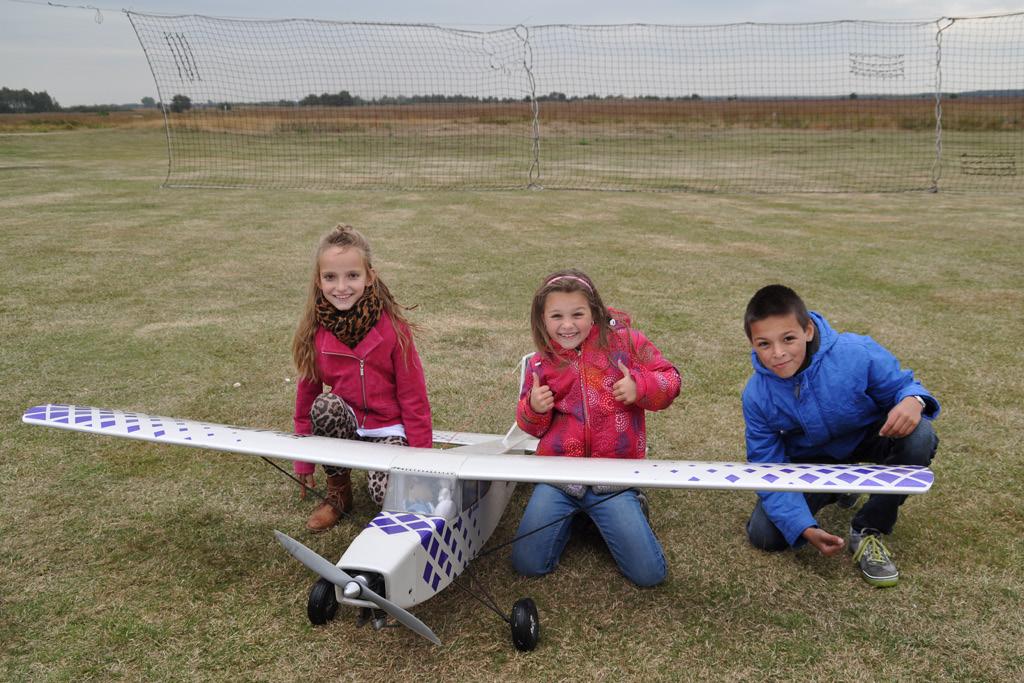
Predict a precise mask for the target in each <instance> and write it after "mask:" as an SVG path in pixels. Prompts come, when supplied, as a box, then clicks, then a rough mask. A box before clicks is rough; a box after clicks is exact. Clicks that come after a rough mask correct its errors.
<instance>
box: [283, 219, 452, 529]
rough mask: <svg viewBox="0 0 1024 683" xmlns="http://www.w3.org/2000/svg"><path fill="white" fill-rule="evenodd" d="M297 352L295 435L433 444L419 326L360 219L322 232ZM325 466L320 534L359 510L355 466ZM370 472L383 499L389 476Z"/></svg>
mask: <svg viewBox="0 0 1024 683" xmlns="http://www.w3.org/2000/svg"><path fill="white" fill-rule="evenodd" d="M292 357H293V359H294V361H295V367H296V368H297V369H298V372H299V380H298V387H297V391H296V396H295V433H296V434H316V435H318V436H330V437H335V438H339V439H360V440H363V441H378V442H384V443H391V444H401V445H403V446H410V445H411V446H415V447H420V448H430V447H431V445H432V441H433V427H432V425H431V419H430V403H429V402H428V401H427V386H426V382H425V380H424V378H423V366H422V364H421V363H420V358H419V355H418V354H417V353H416V346H415V345H414V344H413V340H412V331H411V327H410V325H409V322H408V321H407V320H406V319H405V316H404V315H402V309H401V307H400V306H399V305H398V304H397V303H396V302H395V298H394V297H393V296H392V295H391V292H390V291H389V290H388V288H387V286H386V285H385V284H384V281H383V280H381V279H380V276H379V275H377V272H376V271H375V270H374V269H373V265H372V261H371V254H370V245H369V243H367V241H366V238H365V237H363V236H362V235H361V234H360V233H359V232H358V231H357V230H355V229H354V228H352V227H351V226H348V225H338V226H337V227H335V228H334V230H332V231H331V232H330V233H328V234H327V235H325V236H324V237H323V238H322V239H321V240H320V244H319V246H318V247H317V250H316V256H315V259H314V266H313V277H312V281H311V282H310V285H309V296H308V298H307V301H306V306H305V309H304V310H303V313H302V318H301V319H300V321H299V326H298V329H296V331H295V338H294V340H293V342H292ZM324 385H328V387H327V390H326V391H325V388H324ZM313 470H314V467H313V464H312V463H307V462H296V463H295V472H296V474H297V475H298V476H299V478H300V479H301V480H302V481H303V484H304V486H303V495H305V485H312V484H314V483H315V482H314V481H313ZM324 472H325V473H326V475H327V501H326V502H324V503H323V504H321V505H320V506H319V507H317V509H316V510H314V511H313V514H312V516H311V517H310V518H309V521H307V522H306V528H307V529H309V530H310V531H313V532H319V531H326V530H327V529H330V528H331V527H333V526H334V525H335V524H337V523H338V520H339V519H340V517H341V514H342V513H345V512H348V511H350V510H351V509H352V480H351V471H350V470H348V469H344V468H339V467H330V466H324ZM367 479H368V481H367V483H368V485H369V488H370V496H371V497H372V498H373V500H374V502H376V503H377V504H378V505H379V504H380V503H381V502H382V501H383V500H384V490H385V488H386V486H387V474H386V473H381V472H369V473H368V477H367Z"/></svg>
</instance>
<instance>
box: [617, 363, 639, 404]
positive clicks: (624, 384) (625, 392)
mask: <svg viewBox="0 0 1024 683" xmlns="http://www.w3.org/2000/svg"><path fill="white" fill-rule="evenodd" d="M618 366H619V370H620V371H622V379H620V380H619V381H618V382H616V383H615V384H613V385H612V396H613V397H615V400H616V401H618V402H619V403H622V404H625V405H627V406H631V405H633V404H634V403H636V382H634V381H633V376H632V375H631V374H629V368H627V367H626V366H625V365H624V364H623V362H622V361H621V360H620V361H619V362H618Z"/></svg>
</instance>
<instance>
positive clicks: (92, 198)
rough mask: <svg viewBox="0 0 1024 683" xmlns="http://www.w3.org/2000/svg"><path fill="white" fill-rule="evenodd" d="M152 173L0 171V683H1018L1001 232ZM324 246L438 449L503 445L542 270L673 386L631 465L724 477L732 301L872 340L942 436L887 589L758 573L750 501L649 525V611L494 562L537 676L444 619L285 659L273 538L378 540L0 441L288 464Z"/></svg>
mask: <svg viewBox="0 0 1024 683" xmlns="http://www.w3.org/2000/svg"><path fill="white" fill-rule="evenodd" d="M165 154H166V145H165V139H164V135H163V133H162V132H161V131H158V130H118V129H112V130H98V131H77V132H69V133H53V134H44V135H5V136H0V208H2V211H3V215H4V222H3V228H2V229H0V247H2V248H0V273H2V283H3V286H2V288H0V320H2V326H0V377H2V381H3V392H2V396H0V439H2V445H0V500H2V501H3V502H2V504H0V679H3V680H10V681H22V680H33V681H36V680H42V681H71V680H75V681H77V680H182V679H202V680H275V681H276V680H320V679H341V680H345V679H351V680H453V681H458V680H515V681H523V680H526V681H529V680H599V681H600V680H608V681H618V680H624V679H633V680H636V679H643V680H676V679H686V680H719V679H724V680H750V681H763V680H780V679H803V680H864V681H874V680H957V681H964V680H976V681H1014V680H1020V679H1021V678H1022V676H1024V622H1022V620H1021V616H1020V606H1021V604H1022V600H1024V568H1022V563H1024V543H1022V540H1021V529H1022V525H1024V503H1022V500H1024V465H1022V460H1021V454H1022V437H1021V435H1022V434H1024V419H1022V411H1021V405H1022V403H1024V389H1022V387H1021V380H1022V378H1024V356H1022V354H1021V352H1020V340H1021V339H1024V316H1022V315H1021V311H1022V309H1024V275H1022V266H1024V236H1022V233H1021V219H1022V211H1021V206H1022V205H1021V200H1020V197H1018V196H1014V195H1007V194H1002V195H999V194H996V195H981V194H979V195H971V194H942V193H940V194H937V195H932V194H925V193H921V194H901V195H874V194H840V195H825V196H822V195H756V196H751V195H704V194H697V195H695V194H636V193H581V192H555V191H544V192H526V191H519V192H490V193H471V192H434V191H431V192H422V193H386V192H374V191H353V192H326V191H252V190H230V191H225V190H221V191H217V190H162V189H159V187H158V186H159V184H160V182H161V181H162V180H163V178H164V175H165V173H166V168H167V161H166V156H165ZM338 221H345V222H349V223H352V224H354V225H356V226H358V227H360V228H361V229H362V230H363V231H364V232H365V233H366V234H367V235H368V236H369V237H370V239H371V242H372V244H373V246H374V248H375V249H376V265H377V268H378V269H379V271H380V273H381V274H382V276H383V277H384V278H385V279H386V281H387V282H388V284H389V286H390V287H391V289H392V291H394V292H396V294H397V295H398V297H399V299H400V300H401V301H402V302H403V303H406V304H408V305H416V306H417V308H416V310H414V311H413V312H412V313H411V317H412V318H413V319H414V320H415V322H417V323H418V324H419V325H420V326H421V327H422V331H421V332H420V334H419V336H418V338H417V343H418V346H419V349H420V353H421V355H422V357H423V361H424V364H425V367H426V373H427V382H428V387H429V390H430V396H431V400H432V403H433V408H434V416H435V423H436V425H437V426H438V427H443V428H448V429H458V430H472V431H488V432H498V431H503V430H504V429H505V428H506V427H507V426H508V425H509V424H510V421H511V420H512V417H513V404H514V400H515V398H514V395H515V389H514V385H515V382H516V378H517V375H516V370H515V367H514V366H515V362H516V360H517V359H518V358H519V356H520V355H521V354H522V353H524V352H526V351H528V350H529V347H530V336H529V330H528V328H527V323H526V320H527V308H528V303H529V298H530V296H531V294H532V292H533V290H534V288H535V287H536V285H537V283H538V281H539V280H540V278H541V277H543V275H544V274H546V273H547V272H549V271H551V270H553V269H555V268H559V267H565V266H576V267H579V268H582V269H584V270H585V271H587V272H588V273H589V274H590V275H591V276H592V277H593V278H594V279H595V281H596V282H597V284H598V285H599V287H600V289H601V292H602V295H603V297H604V299H605V301H606V302H607V303H609V304H610V305H613V306H616V307H619V308H624V309H626V310H628V311H629V312H630V313H631V314H632V316H633V318H634V320H635V321H636V325H637V327H639V328H640V329H642V330H644V331H645V332H646V333H647V334H648V336H650V337H651V338H652V339H653V340H654V341H655V342H656V343H657V344H658V345H659V346H660V348H661V349H662V351H663V352H664V353H665V354H666V356H667V357H668V358H670V359H672V360H673V361H674V362H675V363H676V364H677V366H678V367H679V368H680V370H681V372H682V374H683V378H684V384H683V393H682V395H681V397H680V398H679V399H678V400H677V402H676V403H675V405H673V406H672V407H671V408H670V409H669V410H668V411H666V412H664V413H660V414H655V415H652V416H651V417H650V420H649V430H650V441H651V456H652V457H663V458H664V457H672V458H689V459H720V460H736V459H741V458H742V457H743V455H744V451H743V439H742V426H743V425H742V417H741V414H740V406H739V394H740V391H741V389H742V386H743V384H744V382H745V380H746V378H747V376H748V374H749V372H750V361H749V356H748V347H747V344H746V341H745V339H744V337H743V332H742V326H741V323H740V317H741V314H742V311H743V307H744V305H745V303H746V300H747V299H748V298H749V296H750V294H751V293H752V292H753V291H754V290H756V289H757V288H758V287H760V286H762V285H764V284H767V283H770V282H776V281H780V282H784V283H788V284H790V285H791V286H793V287H795V288H796V289H797V291H799V292H801V293H802V294H803V295H804V297H805V298H806V299H807V301H808V303H809V304H810V306H811V307H812V308H814V309H817V310H820V311H822V312H823V313H825V315H826V316H827V317H829V318H830V319H831V320H832V322H833V324H834V325H835V326H836V327H837V328H839V329H844V330H850V331H855V332H860V333H865V334H870V335H872V336H874V337H875V338H876V339H877V340H879V341H880V342H881V343H883V344H884V345H886V346H887V347H888V348H890V349H891V350H892V351H893V352H894V353H896V355H897V356H899V357H900V358H901V360H903V362H904V363H905V364H906V365H907V366H909V367H911V368H913V369H914V370H915V371H916V372H917V373H918V375H919V377H920V378H921V379H922V380H923V381H924V383H925V384H926V386H928V387H929V388H930V389H931V390H932V391H933V392H934V393H935V395H936V396H938V397H939V399H940V400H941V401H942V404H943V408H944V413H943V415H942V417H941V419H940V420H939V422H938V423H937V429H938V431H939V434H940V437H941V439H942V443H941V446H940V449H939V453H938V456H937V459H936V461H935V463H934V470H935V472H936V477H937V481H936V484H935V486H934V488H933V490H932V492H930V493H929V494H927V495H925V496H922V497H917V498H913V499H911V500H910V501H908V503H907V504H906V506H905V507H904V508H903V514H902V516H901V521H900V524H899V525H898V527H897V529H896V532H895V533H894V535H893V536H892V538H891V546H892V548H893V549H894V552H895V553H896V558H897V561H898V563H899V567H900V570H901V572H902V578H901V581H900V584H899V586H898V587H896V588H894V589H888V590H878V589H872V588H870V587H869V586H868V585H867V584H865V583H864V582H863V581H862V580H861V578H860V577H859V575H858V574H857V572H856V571H855V570H854V568H853V566H852V564H851V562H850V560H849V557H848V556H843V557H841V558H838V559H835V558H833V559H825V558H822V557H820V556H818V555H817V554H816V553H814V551H813V550H803V551H800V552H797V553H786V554H782V555H768V554H764V553H761V552H758V551H756V550H754V549H752V548H751V547H749V545H748V544H747V542H746V540H745V537H744V533H743V528H744V524H745V522H746V519H747V516H748V514H749V512H750V509H751V506H752V505H753V502H754V496H753V494H749V493H737V492H683V491H678V492H669V491H654V492H652V495H651V500H652V507H653V510H652V517H653V523H654V527H655V530H656V532H657V533H658V535H659V537H660V539H661V541H662V543H663V544H664V546H665V550H666V553H667V556H668V560H669V566H670V578H669V580H668V582H667V583H666V584H664V585H663V586H661V587H659V588H656V589H653V590H638V589H635V588H632V587H630V586H629V585H627V584H626V582H625V580H624V579H622V578H621V577H620V576H619V574H618V573H617V571H616V569H615V566H614V563H613V562H612V560H611V558H610V556H609V555H608V553H607V552H606V550H605V549H604V548H603V547H602V546H601V545H600V544H598V543H594V542H589V541H585V540H584V541H578V540H574V541H573V542H572V543H571V544H570V546H569V548H568V550H567V553H566V555H565V557H564V558H563V564H562V566H561V567H560V568H559V569H558V571H556V572H555V573H554V574H552V575H551V576H549V577H546V578H544V579H540V580H527V579H523V578H520V577H517V576H516V575H515V574H514V573H513V571H512V570H511V567H510V564H509V561H508V556H507V553H504V552H499V553H495V554H493V555H490V556H488V557H486V558H484V559H482V560H481V561H480V562H478V563H477V564H476V565H475V568H476V571H477V573H478V574H479V575H480V576H482V577H484V578H485V579H486V580H487V583H488V586H489V588H490V590H491V591H492V592H493V593H494V595H495V597H496V599H497V600H498V601H499V603H500V604H502V605H504V606H507V607H511V604H512V602H513V601H514V600H515V599H516V598H518V597H521V596H523V595H530V596H532V597H534V599H535V600H536V601H537V604H538V606H539V608H540V611H541V621H542V643H541V646H540V647H539V648H538V650H536V651H535V652H533V653H530V654H519V653H516V652H515V651H514V650H513V649H512V646H511V643H510V642H509V637H508V634H507V630H506V627H505V625H504V624H503V623H502V622H500V621H499V620H498V619H497V617H496V616H494V615H493V614H491V613H489V612H486V611H484V610H483V609H482V608H481V607H480V606H479V604H478V603H477V602H476V601H474V600H471V599H469V598H468V597H467V596H465V595H464V594H462V593H461V592H460V591H458V590H451V591H447V592H445V593H443V594H441V595H440V596H438V597H437V598H435V599H433V600H431V601H429V602H427V603H425V604H423V605H422V606H420V607H418V608H416V609H415V612H416V614H417V615H418V616H419V617H420V618H421V619H423V620H424V621H425V622H427V623H428V624H430V625H431V626H432V627H433V628H434V630H435V631H436V632H437V634H438V635H439V636H440V638H441V639H442V641H443V642H444V644H443V645H442V646H440V647H435V646H432V645H430V644H429V643H427V642H426V641H425V640H423V639H421V638H419V637H417V636H415V635H413V634H411V633H410V632H407V631H406V630H404V629H387V630H385V631H383V632H379V633H378V632H374V631H372V630H371V629H369V628H364V629H358V630H357V629H356V628H355V624H354V616H353V615H351V614H349V613H347V612H344V613H342V614H340V615H339V618H338V619H337V620H336V621H335V622H333V623H332V624H330V625H329V626H327V627H323V628H313V627H311V626H310V625H309V623H308V622H307V620H306V617H305V602H306V594H307V590H308V588H309V586H310V585H311V583H312V576H311V575H310V573H309V572H308V571H307V570H306V569H304V568H303V567H301V566H300V565H298V564H297V563H296V562H295V561H293V560H292V559H291V557H290V556H288V555H287V554H286V553H285V552H284V551H283V550H282V549H281V548H280V547H279V546H278V545H277V543H276V542H275V541H274V539H273V537H272V534H271V530H272V529H275V528H277V529H281V530H282V531H284V532H286V533H289V534H292V535H294V536H296V537H297V538H299V539H301V540H303V541H304V542H307V543H308V544H309V545H310V546H311V547H313V548H314V549H315V550H317V551H319V552H321V553H322V554H324V555H326V556H330V557H337V556H338V555H339V554H340V553H341V551H342V550H343V549H344V547H345V546H346V544H347V543H348V541H349V540H350V539H352V538H353V537H354V536H355V535H356V534H357V533H358V532H359V530H360V529H361V528H362V527H363V526H364V525H365V524H366V522H367V521H368V520H369V519H370V517H371V516H372V515H373V513H374V512H375V511H374V509H373V508H372V506H371V505H370V503H369V500H368V498H367V496H366V494H365V491H364V489H362V488H360V489H359V494H358V496H357V504H358V510H357V513H356V514H355V515H353V517H352V518H351V519H349V520H346V521H345V522H343V523H342V524H341V525H339V526H338V527H337V528H336V529H334V530H332V531H331V532H329V533H327V534H324V535H321V536H317V537H310V536H308V535H306V534H305V532H304V531H303V523H304V521H305V517H306V516H307V514H308V512H309V510H310V509H311V507H312V504H311V503H309V502H300V501H299V500H298V496H297V491H296V487H295V485H294V484H293V483H292V482H291V481H289V480H288V479H286V478H284V477H283V476H281V475H280V474H279V473H277V472H276V471H275V470H273V469H272V468H270V467H268V466H267V465H265V464H264V463H262V462H260V461H259V460H255V459H252V458H246V457H243V456H234V455H225V454H218V453H212V452H204V451H198V450H193V449H183V448H173V447H167V446H155V445H149V444H144V443H137V442H132V441H124V440H115V439H103V438H100V437H92V436H87V435H82V434H73V433H68V432H62V431H57V430H47V429H40V428H36V427H28V426H25V425H23V424H22V423H21V422H20V416H21V414H22V411H23V410H24V409H25V408H26V407H28V406H32V405H35V404H38V403H45V402H61V401H63V402H76V403H81V404H90V405H98V406H106V407H113V408H123V409H132V410H139V411H144V412H148V413H155V414H164V415H172V416H177V417H183V418H192V419H201V420H210V421H215V422H224V423H232V424H245V425H250V426H254V427H266V428H275V429H289V428H290V424H291V422H290V416H291V411H292V408H293V391H294V384H293V382H292V381H291V380H292V378H293V377H294V374H293V370H292V369H291V366H290V359H289V342H290V337H291V333H292V329H293V325H294V323H295V321H296V318H297V316H298V313H299V309H300V305H301V302H302V298H303V287H304V286H305V283H306V281H307V278H308V270H309V267H310V264H309V258H310V253H311V250H312V248H313V245H314V243H315V240H316V238H317V237H318V236H319V235H320V234H321V233H322V232H324V231H326V230H327V229H329V228H330V227H331V226H332V225H333V224H334V223H336V222H338ZM236 384H238V385H239V386H235V385H236ZM357 482H358V483H361V482H362V477H361V476H360V475H357ZM526 494H527V489H526V487H522V488H520V490H519V491H518V492H517V495H516V497H515V498H514V499H513V503H512V504H511V505H510V507H509V509H508V511H507V513H506V517H505V519H504V521H503V523H502V525H501V527H500V528H499V530H498V532H497V534H496V536H495V539H494V541H495V542H502V541H505V540H508V539H509V538H510V537H511V533H512V531H513V530H514V528H515V525H516V523H517V521H518V517H519V515H520V513H521V510H522V507H523V505H524V504H525V499H526ZM850 515H851V513H850V512H848V511H841V510H838V509H835V508H828V509H826V511H825V512H824V513H823V515H822V516H821V521H822V523H823V525H824V526H825V527H826V528H829V529H830V530H833V531H836V532H841V531H843V530H845V528H846V525H847V524H848V521H849V517H850Z"/></svg>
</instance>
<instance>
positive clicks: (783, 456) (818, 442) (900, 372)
mask: <svg viewBox="0 0 1024 683" xmlns="http://www.w3.org/2000/svg"><path fill="white" fill-rule="evenodd" d="M810 316H811V320H812V321H813V322H814V327H815V334H817V335H818V338H819V340H820V346H819V347H818V350H817V352H816V353H815V354H814V356H813V357H812V358H811V362H810V365H808V366H807V367H806V368H804V370H803V371H801V372H799V373H797V374H796V375H794V376H792V377H789V378H787V379H783V378H781V377H779V376H778V375H776V374H775V373H774V372H772V371H771V370H769V369H768V368H766V367H764V366H763V365H762V364H761V361H760V360H758V358H757V353H756V352H754V351H751V353H750V356H751V361H752V363H753V365H754V374H753V375H752V376H751V378H750V379H749V380H748V381H747V386H746V388H745V389H744V390H743V418H744V420H745V421H746V440H747V460H748V461H750V462H790V460H791V459H792V458H798V459H804V460H805V461H806V460H807V459H813V460H816V461H818V462H827V461H828V459H832V460H836V461H844V460H846V458H848V457H849V456H850V454H851V453H852V452H853V451H854V449H856V448H857V446H858V445H859V444H860V442H861V441H862V440H863V439H864V437H865V436H866V435H867V431H868V428H869V427H870V426H871V425H873V424H875V423H876V422H877V421H878V420H880V419H881V418H882V417H884V416H885V415H887V414H888V412H889V411H890V410H892V408H893V406H895V405H896V404H897V403H899V402H900V401H902V400H903V399H905V398H907V397H908V396H920V397H921V398H923V399H924V401H925V404H926V406H925V409H924V411H923V412H922V416H923V417H925V418H927V419H934V418H936V417H938V415H939V410H940V407H939V403H938V401H936V400H935V398H934V397H933V396H932V395H931V394H930V393H928V391H927V390H926V389H925V388H924V387H923V386H922V385H921V384H920V383H919V382H917V381H916V380H914V373H913V371H911V370H904V369H903V368H901V367H900V362H899V361H898V360H897V359H896V357H895V356H893V355H892V354H891V353H889V351H887V350H886V349H885V348H884V347H883V346H882V345H881V344H879V343H878V342H876V341H875V340H874V339H872V338H871V337H867V336H864V335H859V334H852V333H849V332H844V333H839V332H836V331H835V330H833V329H832V327H831V326H829V324H828V322H827V321H826V320H825V319H824V318H823V317H822V316H821V315H820V314H818V313H816V312H814V311H811V312H810ZM758 495H759V496H760V497H761V503H762V505H763V506H764V511H765V513H766V514H767V515H768V519H770V520H771V521H772V523H773V524H775V526H776V527H778V529H779V531H781V532H782V535H783V536H784V537H785V539H786V541H787V542H788V543H789V544H790V546H798V545H803V543H805V542H806V541H805V540H804V539H803V537H802V536H801V534H802V533H803V531H804V529H806V528H807V527H810V526H815V525H816V524H817V522H816V521H815V519H814V516H813V515H812V514H811V511H810V509H809V508H808V507H807V501H806V500H805V499H804V496H803V494H802V493H786V492H765V491H759V492H758Z"/></svg>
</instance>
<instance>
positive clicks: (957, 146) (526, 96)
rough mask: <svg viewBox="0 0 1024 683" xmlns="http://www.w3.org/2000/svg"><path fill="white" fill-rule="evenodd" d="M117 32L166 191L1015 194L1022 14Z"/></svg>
mask: <svg viewBox="0 0 1024 683" xmlns="http://www.w3.org/2000/svg"><path fill="white" fill-rule="evenodd" d="M128 16H129V18H130V20H131V21H132V24H133V25H134V27H135V30H136V32H137V34H138V37H139V40H140V42H141V44H142V47H143V49H144V51H145V53H146V56H147V58H148V60H149V63H150V66H151V68H152V71H153V75H154V78H155V80H156V84H157V89H158V92H159V94H160V99H161V101H162V104H163V106H164V111H165V114H166V118H167V137H168V150H169V158H170V163H169V167H168V169H169V170H168V175H167V180H166V185H168V186H175V187H268V188H269V187H280V188H352V187H367V188H382V189H431V188H438V189H441V188H459V189H462V188H466V189H502V188H523V187H546V188H558V189H587V190H699V191H735V192H782V191H790V192H791V191H795V192H808V191H809V192H830V191H910V190H936V189H940V188H941V189H942V190H944V191H945V190H985V191H1018V190H1022V189H1024V180H1022V177H1024V169H1021V168H1020V164H1021V162H1020V159H1021V158H1022V155H1024V14H1015V15H1004V16H999V17H985V18H972V19H955V20H953V19H939V20H937V21H931V22H898V23H884V22H864V21H840V22H827V23H815V24H733V25H725V26H665V25H616V26H576V25H573V26H569V25H557V26H555V25H552V26H533V27H525V26H517V27H514V28H508V29H501V30H494V31H468V30H460V29H452V28H444V27H439V26H432V25H413V24H370V23H351V22H327V21H317V20H282V21H266V20H234V19H220V18H212V17H205V16H196V15H189V16H163V15H152V14H140V13H137V12H128Z"/></svg>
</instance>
